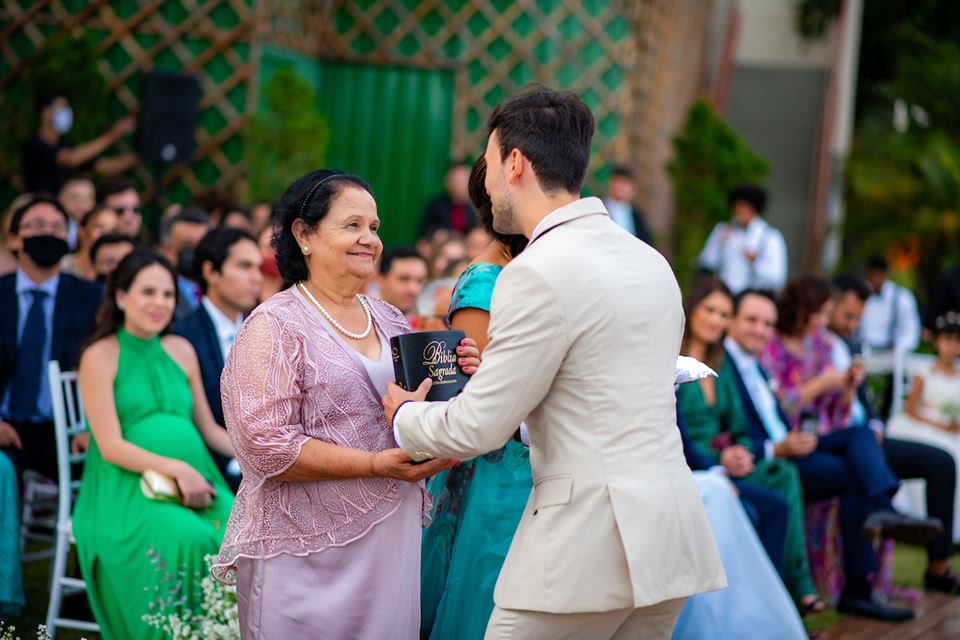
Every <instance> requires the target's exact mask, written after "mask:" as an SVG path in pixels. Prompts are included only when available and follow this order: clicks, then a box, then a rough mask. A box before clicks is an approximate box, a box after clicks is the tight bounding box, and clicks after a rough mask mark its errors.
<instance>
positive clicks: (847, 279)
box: [833, 273, 870, 302]
mask: <svg viewBox="0 0 960 640" xmlns="http://www.w3.org/2000/svg"><path fill="white" fill-rule="evenodd" d="M833 289H834V291H836V292H837V293H838V294H840V295H846V294H848V293H852V294H854V295H856V296H857V297H858V298H860V301H861V302H866V301H867V298H869V297H870V286H869V285H868V284H867V282H866V280H864V279H863V278H860V277H858V276H855V275H853V274H852V273H841V274H840V275H838V276H837V277H835V278H834V279H833Z"/></svg>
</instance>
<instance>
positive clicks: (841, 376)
mask: <svg viewBox="0 0 960 640" xmlns="http://www.w3.org/2000/svg"><path fill="white" fill-rule="evenodd" d="M817 378H818V379H819V380H820V382H821V384H822V385H823V388H824V391H835V390H839V389H844V388H845V387H846V386H847V381H848V380H849V378H848V377H847V372H846V371H840V370H838V369H835V368H834V367H827V368H826V369H824V370H823V373H821V374H820V375H818V376H817Z"/></svg>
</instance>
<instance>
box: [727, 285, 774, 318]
mask: <svg viewBox="0 0 960 640" xmlns="http://www.w3.org/2000/svg"><path fill="white" fill-rule="evenodd" d="M747 296H760V297H761V298H766V299H767V300H769V301H770V302H772V303H773V306H777V294H775V293H774V292H773V291H771V290H770V289H744V290H743V291H741V292H740V293H738V294H737V295H736V296H734V298H733V315H737V314H738V313H740V304H741V303H742V302H743V301H744V300H745V299H746V298H747Z"/></svg>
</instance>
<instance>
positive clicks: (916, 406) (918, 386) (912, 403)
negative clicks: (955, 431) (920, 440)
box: [903, 376, 951, 431]
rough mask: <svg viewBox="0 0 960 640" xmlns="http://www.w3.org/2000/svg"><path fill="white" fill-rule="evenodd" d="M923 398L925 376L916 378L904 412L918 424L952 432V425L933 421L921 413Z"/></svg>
mask: <svg viewBox="0 0 960 640" xmlns="http://www.w3.org/2000/svg"><path fill="white" fill-rule="evenodd" d="M922 396H923V376H914V377H913V385H911V387H910V395H908V396H907V402H906V404H905V405H904V408H903V412H904V413H905V414H907V415H908V416H910V417H911V418H913V419H914V420H917V421H918V422H923V423H925V424H929V425H932V426H934V427H937V428H938V429H943V430H944V431H951V429H950V425H947V424H944V423H942V422H938V421H936V420H931V419H930V418H928V417H926V416H924V415H923V414H922V413H920V398H921V397H922Z"/></svg>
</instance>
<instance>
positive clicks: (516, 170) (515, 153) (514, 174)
mask: <svg viewBox="0 0 960 640" xmlns="http://www.w3.org/2000/svg"><path fill="white" fill-rule="evenodd" d="M526 161H527V159H526V157H524V155H523V153H522V152H521V151H520V149H513V150H512V151H511V152H510V155H509V156H507V161H506V163H505V166H504V171H506V174H507V180H519V179H520V178H521V177H522V176H523V172H524V165H525V164H526Z"/></svg>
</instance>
